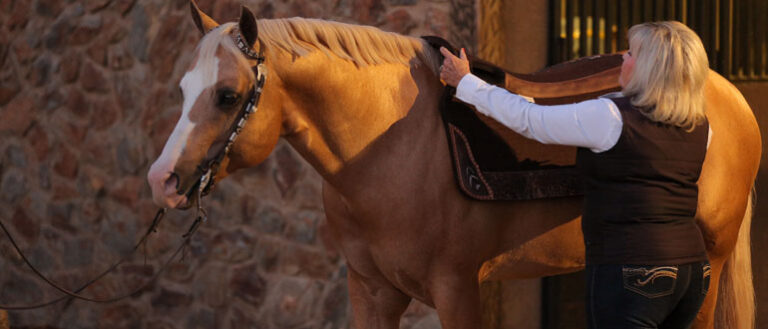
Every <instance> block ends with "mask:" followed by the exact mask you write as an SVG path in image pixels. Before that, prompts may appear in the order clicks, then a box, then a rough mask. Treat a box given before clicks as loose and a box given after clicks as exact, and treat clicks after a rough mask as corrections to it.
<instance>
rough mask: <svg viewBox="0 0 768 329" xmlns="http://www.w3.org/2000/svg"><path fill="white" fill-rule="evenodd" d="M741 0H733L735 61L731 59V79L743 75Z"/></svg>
mask: <svg viewBox="0 0 768 329" xmlns="http://www.w3.org/2000/svg"><path fill="white" fill-rule="evenodd" d="M741 4H742V2H741V1H733V2H732V6H733V14H732V15H733V19H732V21H731V22H732V26H733V33H732V34H731V36H732V38H733V48H732V49H733V61H731V72H730V73H731V74H730V76H731V79H738V78H739V77H740V76H741V62H742V57H741V52H740V51H739V49H741V47H742V30H743V26H742V22H743V21H742V19H743V17H742V10H741Z"/></svg>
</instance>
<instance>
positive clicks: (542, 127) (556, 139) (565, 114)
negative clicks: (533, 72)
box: [456, 74, 623, 152]
mask: <svg viewBox="0 0 768 329" xmlns="http://www.w3.org/2000/svg"><path fill="white" fill-rule="evenodd" d="M456 97H457V98H459V99H460V100H462V101H464V102H466V103H469V104H471V105H474V106H475V108H477V110H478V111H479V112H481V113H483V114H485V115H488V116H490V117H492V118H494V119H495V120H497V121H499V122H500V123H502V124H503V125H505V126H507V127H509V128H510V129H512V130H514V131H516V132H517V133H519V134H521V135H523V136H525V137H528V138H532V139H535V140H537V141H539V142H541V143H545V144H561V145H570V146H580V147H585V148H589V149H591V150H592V151H593V152H603V151H607V150H609V149H610V148H612V147H613V146H614V145H616V142H618V140H619V136H620V135H621V128H622V125H623V123H622V120H621V114H620V112H619V109H618V108H617V107H616V104H615V103H613V101H611V100H610V99H605V98H599V99H593V100H588V101H584V102H580V103H575V104H568V105H554V106H542V105H537V104H534V103H531V102H529V101H527V100H526V99H525V98H523V97H520V96H518V95H515V94H513V93H510V92H509V91H507V90H506V89H503V88H499V87H496V86H493V85H490V84H488V83H486V82H485V81H483V80H481V79H480V78H478V77H476V76H474V75H472V74H466V75H464V77H463V78H461V80H460V82H459V83H458V86H457V88H456Z"/></svg>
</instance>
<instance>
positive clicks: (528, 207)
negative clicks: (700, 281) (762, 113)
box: [148, 3, 761, 329]
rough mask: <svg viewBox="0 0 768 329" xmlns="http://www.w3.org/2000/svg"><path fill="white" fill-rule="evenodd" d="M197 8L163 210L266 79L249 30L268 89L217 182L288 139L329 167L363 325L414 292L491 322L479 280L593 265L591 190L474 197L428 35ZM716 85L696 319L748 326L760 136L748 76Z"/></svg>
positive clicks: (712, 82) (338, 228)
mask: <svg viewBox="0 0 768 329" xmlns="http://www.w3.org/2000/svg"><path fill="white" fill-rule="evenodd" d="M191 7H192V12H193V18H194V19H195V22H196V23H197V26H198V28H200V30H201V31H202V32H203V34H204V37H203V38H202V40H201V42H200V44H199V45H198V48H197V50H196V52H195V56H194V58H193V60H192V64H191V66H190V68H189V70H188V71H187V73H186V74H185V76H184V78H183V79H182V81H181V87H182V89H183V93H184V102H183V108H182V113H181V118H180V120H179V122H178V124H177V126H176V127H175V129H174V131H173V133H172V134H171V136H170V138H169V140H168V142H167V144H166V145H165V148H164V149H163V152H162V155H161V156H160V157H159V158H158V159H157V161H156V162H155V163H154V164H153V165H152V168H151V170H150V172H149V174H148V178H149V181H150V185H151V187H152V191H153V197H154V200H155V202H156V203H158V204H159V205H162V206H164V207H177V206H183V205H184V204H185V203H188V202H190V201H188V200H187V198H186V197H185V196H184V195H188V194H190V193H188V192H189V190H190V189H191V188H192V187H193V186H194V185H195V184H196V182H197V180H199V177H197V176H196V175H194V174H193V173H195V172H196V168H197V166H198V165H200V164H201V163H205V162H206V161H207V160H208V159H210V158H211V157H212V156H213V154H215V153H216V152H218V149H220V148H221V145H222V143H223V141H224V140H226V138H227V136H226V135H228V134H229V132H228V131H227V130H228V129H229V127H230V126H231V123H232V122H233V120H235V119H234V118H235V116H237V112H238V109H239V108H240V107H241V106H242V105H243V102H244V101H245V99H246V98H247V95H248V94H249V91H250V90H251V88H253V85H254V74H253V71H252V69H251V67H252V66H253V65H255V63H256V62H255V61H253V60H250V59H247V58H246V57H245V56H243V54H242V53H241V51H240V50H239V49H238V48H237V47H236V46H235V44H234V43H233V38H235V37H236V36H237V35H238V33H240V34H242V36H243V38H242V39H245V40H249V42H248V43H249V44H248V46H250V47H251V48H252V49H253V50H254V51H256V52H257V53H258V52H260V53H263V54H264V56H265V57H266V62H265V65H266V69H267V70H266V71H267V72H268V73H267V79H266V85H264V88H263V94H262V97H261V102H260V104H259V106H258V111H257V112H256V113H254V114H252V115H251V117H250V119H249V121H248V124H247V125H246V126H245V129H244V130H243V132H242V133H241V134H240V137H239V139H238V141H237V142H236V143H235V144H234V146H233V148H232V152H231V153H230V154H229V156H228V157H227V158H225V159H224V161H223V162H222V169H221V170H220V171H219V174H218V175H217V176H216V177H215V179H216V180H221V179H223V178H224V177H225V176H226V175H227V174H228V173H231V172H233V171H235V170H237V169H239V168H246V167H252V166H255V165H256V164H258V163H260V162H261V161H263V160H264V159H265V158H266V157H267V156H268V155H269V153H270V152H271V150H272V148H273V147H274V146H275V144H276V143H277V140H278V138H280V137H283V138H285V139H286V140H287V141H288V142H289V143H290V144H291V145H292V146H293V147H294V148H295V149H296V150H297V151H298V152H299V153H300V154H301V155H302V156H303V157H304V158H305V159H306V160H307V161H308V162H309V163H310V164H311V165H312V166H313V167H314V168H315V169H316V170H317V171H318V172H319V173H320V174H321V175H322V177H323V179H324V187H323V200H324V205H325V211H326V215H327V225H328V228H329V231H330V232H331V233H332V236H333V238H334V239H335V241H336V244H337V246H338V247H339V249H340V251H341V252H342V253H343V255H344V256H345V258H346V260H347V263H348V265H349V272H348V273H349V274H348V284H349V294H350V298H351V302H352V307H353V311H354V320H353V323H354V325H355V327H356V328H358V329H364V328H386V329H395V328H398V327H399V325H398V323H399V321H400V316H401V315H402V313H403V312H404V311H405V309H406V307H407V306H408V304H409V302H410V301H411V300H412V299H416V300H419V301H421V302H423V303H425V304H427V305H431V306H433V307H435V309H436V310H437V313H438V315H439V317H440V321H441V324H442V327H443V328H444V329H469V328H478V327H479V326H480V322H481V313H482V310H481V304H482V303H481V300H480V293H479V282H481V281H483V280H501V279H515V278H532V277H541V276H547V275H555V274H560V273H568V272H574V271H578V270H580V269H582V268H583V267H584V246H583V242H582V235H581V229H580V216H579V214H580V207H581V199H580V198H576V197H573V198H560V199H557V200H535V201H525V202H493V203H489V202H478V201H473V200H470V199H468V198H466V197H465V196H463V195H462V194H461V193H460V192H459V190H458V189H457V187H456V183H455V182H454V181H453V179H454V178H453V173H452V169H451V167H450V164H449V163H450V162H449V146H448V144H447V140H446V134H445V132H444V130H443V124H442V122H441V119H440V114H439V112H438V109H437V106H438V103H439V99H440V95H441V93H442V91H443V87H444V85H443V84H442V83H441V82H440V80H439V78H438V75H437V73H436V71H437V67H438V65H439V59H438V54H437V52H436V51H434V50H433V49H432V48H430V47H429V46H427V45H426V44H425V43H424V42H423V41H422V40H421V39H416V38H409V37H404V36H400V35H396V34H393V33H387V32H382V31H379V30H377V29H375V28H371V27H363V26H354V25H346V24H340V23H333V22H325V21H319V20H308V19H299V18H293V19H279V20H260V21H258V22H256V21H255V19H254V18H253V15H252V14H251V13H250V11H248V10H247V9H245V8H244V9H243V15H242V17H241V19H240V22H239V23H228V24H224V25H221V26H219V24H217V23H216V22H214V21H213V20H212V19H211V18H210V17H208V16H206V15H205V14H204V13H202V12H200V11H199V9H197V6H196V5H194V3H192V6H191ZM255 41H259V42H255ZM706 88H707V92H706V95H707V108H708V117H709V121H710V123H711V127H712V129H713V131H714V135H713V139H712V142H711V145H710V147H709V151H708V153H707V157H706V161H705V163H704V168H703V173H702V175H701V180H700V182H699V186H700V197H699V211H698V215H697V222H698V224H699V225H700V227H701V229H702V231H703V232H704V236H705V239H706V242H707V248H708V252H709V257H710V260H711V263H712V278H713V280H712V282H713V284H712V286H713V289H710V294H709V295H708V297H707V300H706V302H705V305H704V306H703V308H702V310H701V313H700V314H699V316H698V317H697V319H696V325H695V327H696V328H712V327H718V328H749V327H750V326H751V324H752V323H753V321H754V315H753V313H754V307H753V305H752V304H753V297H752V294H753V292H752V282H751V269H750V264H749V263H750V262H749V260H750V254H749V241H748V237H749V224H750V216H751V212H750V209H751V206H750V203H751V197H750V191H751V189H752V185H753V181H754V178H755V175H756V173H757V169H758V162H759V158H760V152H761V142H760V135H759V132H758V128H757V124H756V121H755V118H754V116H753V114H752V112H751V110H750V108H749V106H748V105H747V103H746V101H745V100H744V98H743V97H742V96H741V94H740V93H739V92H738V91H737V90H736V88H735V87H734V86H733V85H731V84H730V83H729V82H728V81H726V80H725V79H724V78H722V77H721V76H719V75H717V74H715V73H712V74H711V75H710V79H709V81H708V83H707V87H706ZM740 228H741V230H740ZM718 283H719V284H720V289H719V291H718V289H714V287H715V286H717V285H718ZM716 304H717V305H716ZM716 306H717V309H718V310H719V312H720V313H718V315H717V316H716V315H715V309H716ZM716 318H717V322H718V324H717V325H715V322H716Z"/></svg>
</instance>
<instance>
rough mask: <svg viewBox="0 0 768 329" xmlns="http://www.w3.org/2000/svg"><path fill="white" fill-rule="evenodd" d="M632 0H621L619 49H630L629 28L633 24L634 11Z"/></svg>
mask: <svg viewBox="0 0 768 329" xmlns="http://www.w3.org/2000/svg"><path fill="white" fill-rule="evenodd" d="M631 5H632V2H631V0H619V26H618V27H619V31H618V34H619V35H618V36H619V41H620V42H619V50H626V49H629V43H628V40H627V30H628V27H629V25H630V24H631V15H630V12H631V11H632V7H631Z"/></svg>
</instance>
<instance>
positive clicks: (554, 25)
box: [547, 0, 565, 65]
mask: <svg viewBox="0 0 768 329" xmlns="http://www.w3.org/2000/svg"><path fill="white" fill-rule="evenodd" d="M564 2H565V0H550V1H549V12H550V17H551V20H550V22H549V57H548V60H547V61H548V65H554V64H556V63H559V62H561V60H560V58H559V57H560V55H561V52H562V49H561V48H562V42H563V41H564V40H563V39H564V38H563V33H562V32H563V26H562V18H563V17H562V16H563V12H562V3H564Z"/></svg>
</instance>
